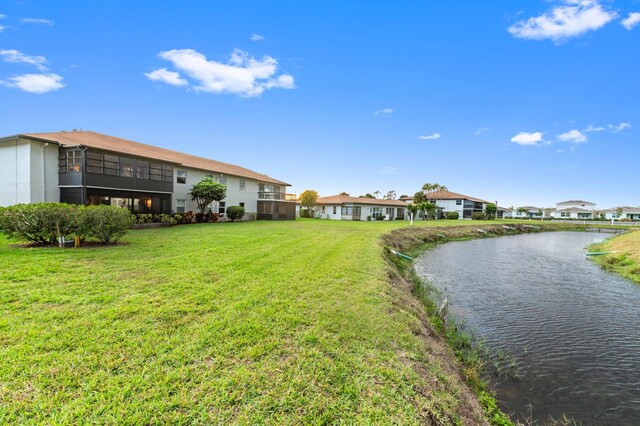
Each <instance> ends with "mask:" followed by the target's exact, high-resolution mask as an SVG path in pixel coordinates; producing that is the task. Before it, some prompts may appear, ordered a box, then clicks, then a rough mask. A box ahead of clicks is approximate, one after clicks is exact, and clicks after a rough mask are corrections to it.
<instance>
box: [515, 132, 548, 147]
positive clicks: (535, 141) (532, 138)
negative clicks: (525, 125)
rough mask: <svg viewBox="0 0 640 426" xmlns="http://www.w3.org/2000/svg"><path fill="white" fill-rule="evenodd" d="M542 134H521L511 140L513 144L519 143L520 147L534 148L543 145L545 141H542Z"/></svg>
mask: <svg viewBox="0 0 640 426" xmlns="http://www.w3.org/2000/svg"><path fill="white" fill-rule="evenodd" d="M542 135H543V133H542V132H533V133H527V132H520V133H518V134H517V135H515V136H514V137H512V138H511V142H514V143H517V144H518V145H525V146H532V145H539V144H543V143H544V140H543V139H542Z"/></svg>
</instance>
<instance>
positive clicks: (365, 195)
mask: <svg viewBox="0 0 640 426" xmlns="http://www.w3.org/2000/svg"><path fill="white" fill-rule="evenodd" d="M358 198H376V197H375V196H374V195H373V194H370V193H368V192H367V193H366V194H364V195H361V196H360V197H358Z"/></svg>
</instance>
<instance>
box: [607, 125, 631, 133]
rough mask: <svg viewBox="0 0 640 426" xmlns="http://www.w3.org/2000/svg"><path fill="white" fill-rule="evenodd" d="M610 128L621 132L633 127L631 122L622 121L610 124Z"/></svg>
mask: <svg viewBox="0 0 640 426" xmlns="http://www.w3.org/2000/svg"><path fill="white" fill-rule="evenodd" d="M609 128H610V129H611V130H613V131H614V132H621V131H623V130H624V129H630V128H631V123H620V124H618V125H615V124H609Z"/></svg>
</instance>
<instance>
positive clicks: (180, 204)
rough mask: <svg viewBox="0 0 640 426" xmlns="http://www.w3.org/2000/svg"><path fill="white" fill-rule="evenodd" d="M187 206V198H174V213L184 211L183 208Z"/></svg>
mask: <svg viewBox="0 0 640 426" xmlns="http://www.w3.org/2000/svg"><path fill="white" fill-rule="evenodd" d="M186 207H187V200H181V199H177V200H176V213H184V212H185V208H186Z"/></svg>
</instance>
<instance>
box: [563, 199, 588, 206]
mask: <svg viewBox="0 0 640 426" xmlns="http://www.w3.org/2000/svg"><path fill="white" fill-rule="evenodd" d="M557 204H593V205H594V206H595V203H592V202H591V201H583V200H569V201H561V202H559V203H557Z"/></svg>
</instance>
